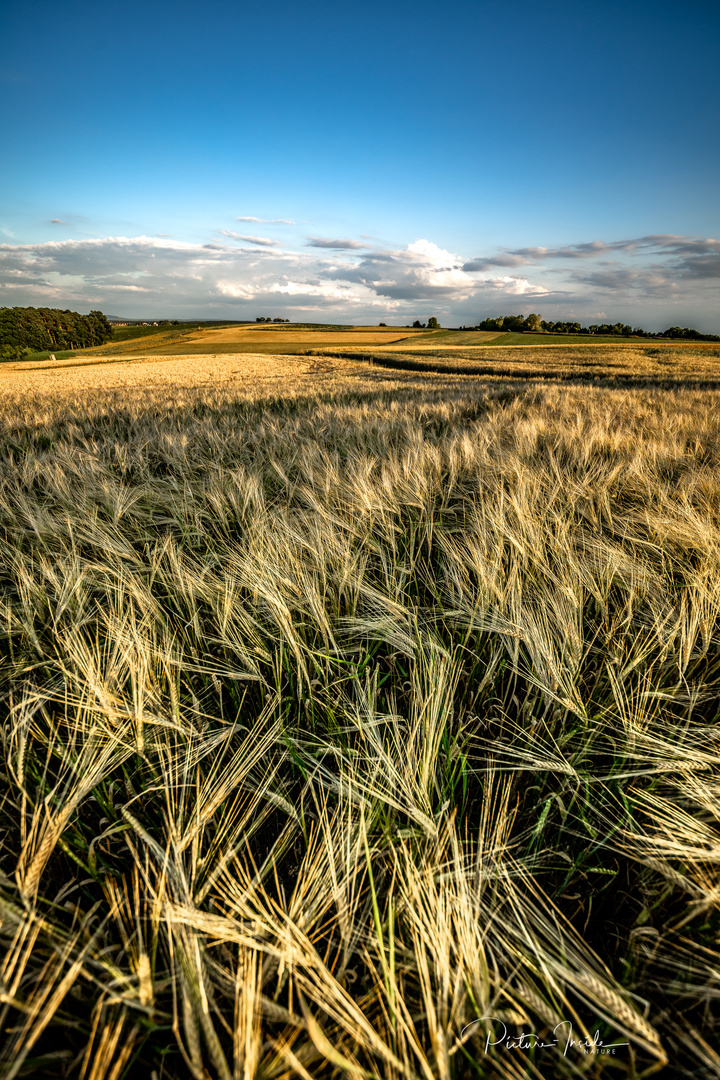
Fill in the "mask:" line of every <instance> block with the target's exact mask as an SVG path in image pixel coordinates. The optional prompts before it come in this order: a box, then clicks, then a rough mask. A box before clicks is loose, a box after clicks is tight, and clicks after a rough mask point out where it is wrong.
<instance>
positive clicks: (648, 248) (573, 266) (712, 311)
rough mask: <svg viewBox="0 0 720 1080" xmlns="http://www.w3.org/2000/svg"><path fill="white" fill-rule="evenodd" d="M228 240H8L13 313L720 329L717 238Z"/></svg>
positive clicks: (3, 296) (1, 274)
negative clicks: (483, 244) (541, 319)
mask: <svg viewBox="0 0 720 1080" xmlns="http://www.w3.org/2000/svg"><path fill="white" fill-rule="evenodd" d="M245 220H250V219H245ZM253 220H256V221H257V220H258V219H253ZM277 220H279V219H277ZM220 235H221V236H224V237H226V238H227V239H226V240H225V241H223V242H210V243H207V244H193V243H188V242H184V241H179V240H172V239H170V238H166V237H158V236H155V237H150V236H136V237H123V236H120V237H104V238H97V239H83V240H55V241H47V242H43V243H36V244H0V303H2V304H3V305H6V306H9V307H12V306H16V305H23V306H24V305H33V306H47V307H56V306H60V307H75V308H78V309H81V308H88V309H89V308H93V307H101V308H103V310H105V311H106V312H108V313H109V314H120V315H127V316H128V317H133V316H135V315H138V316H140V315H144V314H146V313H148V314H149V313H156V314H159V315H167V316H168V317H182V316H183V315H187V316H193V317H194V316H202V315H203V314H204V313H205V314H206V315H207V317H208V318H210V317H217V316H220V317H228V318H240V319H242V318H253V317H255V316H256V315H257V314H262V313H264V314H271V315H272V316H284V317H296V318H302V319H306V320H309V321H323V320H325V319H329V318H332V320H333V321H348V322H358V321H361V320H368V321H373V322H374V321H378V319H379V318H381V317H382V315H387V316H388V317H389V318H391V319H393V320H396V321H399V322H407V321H412V320H413V319H415V318H418V317H420V318H423V320H424V319H425V318H427V316H428V315H429V314H435V315H437V316H438V317H439V318H440V319H441V322H445V323H446V324H450V325H458V324H462V323H468V324H472V323H474V322H476V321H477V320H478V319H479V318H482V317H485V316H486V315H488V314H501V313H506V312H507V311H515V310H520V309H523V310H525V309H527V310H528V311H529V310H534V311H538V310H541V309H542V311H543V312H545V313H547V317H553V315H554V316H555V317H556V318H557V317H560V314H561V313H562V315H564V316H565V317H568V318H570V317H573V318H578V319H580V320H581V321H585V320H589V321H593V313H594V312H595V310H596V309H597V308H600V307H601V308H603V309H607V310H608V311H609V312H610V317H611V318H612V317H613V316H615V315H616V317H617V318H618V319H623V321H632V322H634V324H637V323H639V322H641V323H643V324H645V325H648V328H650V329H653V328H656V329H657V328H662V327H661V326H660V324H663V326H664V325H670V324H671V323H672V322H674V321H681V322H682V321H683V318H684V321H685V323H687V322H688V321H689V320H690V317H691V316H692V317H693V318H694V324H695V325H697V326H698V328H699V329H709V330H716V327H717V324H718V323H720V302H719V301H718V290H717V283H718V279H719V278H720V241H718V240H714V239H712V238H702V237H687V236H676V235H671V234H658V235H654V236H645V237H640V238H636V239H628V240H618V241H614V242H611V243H606V242H603V241H592V242H582V243H577V244H573V245H569V246H566V247H559V248H552V247H547V248H545V247H526V248H515V249H512V250H505V251H500V252H496V253H494V254H488V255H482V256H478V257H476V258H472V259H468V258H467V257H462V256H460V255H458V254H455V253H453V252H450V251H448V250H445V249H443V248H441V247H439V246H438V245H436V244H435V243H433V242H432V241H430V240H427V239H418V240H414V241H412V242H411V243H409V244H407V246H406V247H405V248H402V249H393V248H389V247H388V248H383V247H376V248H373V249H371V248H369V247H368V246H367V245H365V244H360V243H359V242H357V241H350V240H341V239H337V240H336V239H325V238H321V237H311V238H309V240H308V241H307V244H306V247H305V248H304V250H300V251H294V250H288V249H287V248H285V247H281V246H280V243H279V241H276V240H273V239H271V238H269V237H263V236H254V235H246V234H239V233H235V232H231V231H229V230H221V231H220ZM227 240H231V241H241V242H244V243H246V244H249V245H251V246H250V247H243V248H238V247H237V246H236V244H234V243H233V244H231V243H228V242H227ZM308 247H309V248H311V249H312V250H308ZM256 309H257V310H256ZM265 309H268V310H265ZM270 309H272V310H270ZM668 319H670V321H669V322H668ZM701 322H702V323H703V325H700V323H701Z"/></svg>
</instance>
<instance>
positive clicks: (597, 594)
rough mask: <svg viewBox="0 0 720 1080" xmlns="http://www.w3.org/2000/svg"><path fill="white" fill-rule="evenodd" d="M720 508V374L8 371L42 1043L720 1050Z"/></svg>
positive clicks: (7, 759) (425, 1072)
mask: <svg viewBox="0 0 720 1080" xmlns="http://www.w3.org/2000/svg"><path fill="white" fill-rule="evenodd" d="M719 521H720V395H719V394H717V393H712V392H710V393H708V392H705V393H697V392H691V391H682V390H679V391H676V392H674V393H673V394H664V393H662V392H657V391H652V390H650V391H642V392H637V391H636V392H629V391H608V390H598V389H594V388H593V387H592V386H584V387H582V388H580V389H573V388H570V389H559V388H556V387H549V388H547V387H546V388H542V389H533V388H529V389H523V388H522V386H519V385H518V384H516V385H515V386H514V387H510V386H508V385H502V384H501V385H498V386H497V387H493V385H492V384H487V383H485V384H483V385H480V384H475V383H473V382H472V381H468V382H466V383H464V384H462V385H461V384H459V383H458V381H457V380H456V381H455V382H454V383H453V382H448V383H447V385H444V384H443V382H442V380H438V379H437V378H435V379H431V380H429V381H428V382H427V384H423V382H422V380H421V379H420V378H414V377H413V379H412V380H411V379H410V378H408V379H407V380H406V382H405V383H402V382H400V383H398V384H397V385H393V384H392V383H387V384H386V387H385V388H384V389H383V388H382V387H381V388H380V389H379V390H368V389H367V388H364V389H362V388H361V385H360V384H357V386H355V384H353V383H352V382H348V384H347V386H346V387H345V389H344V390H338V391H336V392H333V393H332V394H330V395H328V396H327V397H326V398H323V397H314V396H313V395H312V394H310V395H309V396H308V395H305V396H302V397H292V396H290V397H282V396H278V397H277V398H276V399H274V400H262V399H258V400H255V401H253V400H252V399H247V398H246V399H245V400H243V401H240V400H237V399H235V398H233V396H232V395H231V394H229V393H228V392H227V391H225V392H223V391H217V390H202V389H201V390H199V391H197V392H193V393H191V392H189V391H188V392H184V393H183V394H174V395H172V404H170V403H169V397H168V394H167V392H165V391H163V390H162V389H161V388H160V389H157V390H155V391H150V392H148V393H147V394H142V395H138V394H132V393H127V394H126V395H125V396H124V397H118V396H117V395H113V394H110V393H109V394H106V395H104V394H102V393H98V394H97V396H96V397H95V398H93V399H90V400H86V401H80V400H78V401H76V402H75V404H74V405H71V406H68V404H67V402H59V401H58V402H57V403H53V402H52V401H51V400H50V399H48V398H44V399H43V400H42V401H40V400H38V402H37V404H36V405H35V406H34V408H33V403H32V401H31V400H30V399H27V398H26V399H24V400H23V401H22V402H19V403H18V405H17V407H15V408H14V407H13V406H11V405H6V407H5V409H4V412H3V413H2V414H1V415H0V526H1V531H0V536H2V540H1V541H0V543H1V545H2V549H3V557H4V565H5V566H6V567H7V569H6V571H5V574H4V577H3V582H2V585H3V624H2V625H3V646H2V649H3V659H4V664H3V667H2V672H3V681H2V693H3V700H4V702H5V705H6V723H5V725H4V727H3V729H2V738H3V759H2V760H3V772H4V775H3V781H4V783H3V790H4V796H3V801H2V803H1V804H0V813H1V814H2V829H3V836H4V839H3V847H2V870H3V874H4V876H2V877H0V902H1V903H2V905H3V929H2V933H3V935H4V938H3V941H4V946H5V949H6V955H5V958H4V970H5V972H7V973H9V975H8V976H7V989H6V991H5V1007H6V1009H7V1010H8V1012H7V1015H6V1019H5V1025H4V1032H3V1035H4V1040H5V1042H4V1047H3V1050H2V1053H3V1055H4V1061H5V1062H6V1064H7V1067H8V1069H9V1068H10V1067H11V1066H12V1068H14V1069H20V1068H21V1067H23V1068H24V1069H25V1075H31V1076H33V1077H57V1076H60V1075H62V1070H63V1069H70V1070H71V1073H72V1075H75V1072H77V1071H78V1069H80V1064H81V1063H82V1061H83V1059H84V1060H85V1061H86V1062H88V1067H87V1068H86V1069H85V1071H84V1073H83V1080H86V1078H87V1076H88V1075H89V1068H90V1063H92V1068H93V1070H94V1071H93V1073H92V1075H93V1080H103V1078H105V1077H107V1078H108V1080H110V1075H111V1070H113V1069H114V1070H115V1071H114V1072H113V1073H112V1076H113V1077H115V1078H118V1077H120V1076H121V1075H127V1076H143V1077H144V1076H150V1075H151V1073H152V1070H153V1069H155V1070H156V1071H157V1072H158V1074H159V1072H160V1070H161V1069H162V1075H163V1077H164V1078H165V1080H181V1078H182V1080H185V1078H186V1077H190V1076H196V1077H200V1076H202V1075H204V1073H203V1070H204V1069H207V1070H208V1071H209V1074H210V1075H211V1076H212V1077H216V1076H218V1077H226V1078H229V1077H231V1076H233V1075H237V1076H242V1075H249V1076H252V1075H255V1073H256V1070H257V1069H259V1071H260V1072H259V1074H260V1075H266V1076H280V1075H287V1076H293V1077H294V1076H297V1075H306V1074H307V1073H309V1075H311V1076H313V1077H317V1078H320V1080H324V1078H325V1077H328V1078H329V1077H331V1076H337V1075H361V1074H360V1072H359V1070H360V1069H364V1070H366V1072H367V1073H369V1074H371V1075H374V1076H383V1077H399V1076H400V1075H404V1076H407V1077H426V1078H429V1077H432V1076H437V1077H452V1078H454V1080H464V1078H465V1077H466V1076H469V1075H475V1072H474V1069H475V1068H476V1066H477V1063H478V1062H480V1063H481V1066H482V1070H483V1071H482V1072H481V1073H479V1074H478V1075H482V1076H486V1077H497V1078H498V1080H500V1078H501V1077H502V1078H503V1080H504V1078H507V1077H508V1075H509V1073H508V1071H507V1070H508V1067H509V1065H508V1062H509V1061H510V1062H511V1063H512V1061H515V1062H518V1061H523V1060H525V1059H524V1058H520V1057H519V1056H518V1055H517V1054H514V1055H512V1057H511V1055H510V1053H509V1052H508V1051H505V1050H503V1049H502V1048H498V1049H495V1050H491V1052H490V1053H488V1054H487V1055H485V1054H484V1052H483V1048H484V1047H485V1036H484V1033H483V1030H482V1025H481V1024H480V1025H476V1026H475V1027H473V1028H471V1029H469V1030H468V1031H467V1032H466V1034H465V1036H461V1032H462V1031H463V1029H464V1028H465V1025H467V1024H471V1023H473V1022H474V1021H475V1020H476V1019H477V1018H479V1017H482V1016H487V1015H493V1016H495V1017H498V1018H499V1020H502V1021H503V1022H504V1023H506V1024H507V1025H508V1027H509V1029H510V1030H512V1031H515V1030H517V1029H518V1028H524V1029H525V1030H533V1031H537V1032H545V1033H546V1037H547V1038H551V1037H552V1036H551V1035H550V1034H548V1033H549V1032H551V1031H552V1028H553V1027H554V1025H555V1024H556V1023H558V1022H560V1021H561V1020H568V1019H572V1021H573V1023H574V1031H575V1035H576V1037H581V1036H584V1035H585V1034H586V1033H587V1034H588V1035H592V1033H594V1032H595V1031H596V1030H599V1031H600V1032H601V1036H602V1037H603V1038H604V1039H605V1041H606V1042H613V1043H616V1042H620V1043H625V1042H630V1043H631V1044H632V1055H633V1060H634V1061H635V1063H636V1064H635V1066H634V1068H635V1069H636V1073H635V1074H634V1075H637V1074H639V1073H640V1072H641V1071H642V1070H643V1069H644V1068H646V1067H650V1066H653V1065H654V1066H660V1067H661V1066H662V1065H663V1063H664V1062H665V1063H666V1062H668V1061H669V1062H670V1064H669V1065H668V1070H669V1072H668V1075H671V1076H673V1077H676V1076H681V1075H688V1076H700V1075H707V1076H710V1075H713V1073H712V1069H713V1068H714V1062H715V1058H714V1056H713V1055H714V1051H713V1050H712V1047H711V1045H710V1044H711V1042H712V1040H713V1038H714V1034H713V1033H714V1030H715V1029H716V1025H717V1022H718V1019H719V1018H718V1016H717V1003H718V1000H720V976H718V970H720V968H719V962H720V956H719V955H718V935H719V934H720V922H719V920H718V905H717V874H716V869H717V850H718V843H720V834H719V832H718V822H719V821H720V804H719V803H718V790H719V788H720V744H718V736H717V732H718V726H717V725H718V705H717V702H718V677H719V675H720V665H719V663H718V646H719V645H720V588H719V587H718V581H719V580H720V531H719V525H718V522H719ZM93 1010H94V1011H93ZM496 1030H497V1029H496ZM63 1055H64V1056H63ZM539 1055H540V1052H538V1057H537V1058H536V1063H537V1071H536V1072H533V1071H532V1067H531V1065H530V1064H528V1065H527V1066H526V1068H527V1070H529V1071H523V1072H522V1073H520V1072H517V1073H516V1072H513V1073H512V1075H513V1076H517V1077H518V1078H519V1077H520V1075H522V1076H537V1077H553V1076H566V1075H567V1076H570V1075H578V1070H579V1069H580V1067H581V1066H582V1067H583V1068H586V1067H587V1065H588V1059H587V1058H586V1057H585V1055H584V1054H583V1053H582V1052H581V1051H578V1050H577V1049H576V1048H573V1049H572V1051H571V1052H569V1053H568V1055H567V1056H562V1054H559V1053H556V1052H555V1051H554V1050H552V1049H550V1050H546V1051H543V1052H542V1056H539ZM83 1056H84V1057H83ZM73 1060H74V1061H76V1062H79V1063H80V1064H78V1065H76V1066H75V1067H74V1070H75V1071H74V1072H73V1070H72V1069H71V1062H72V1061H73ZM630 1060H631V1059H630V1051H629V1050H628V1049H627V1048H626V1047H623V1048H622V1049H620V1050H618V1051H617V1052H616V1056H615V1058H614V1059H611V1058H609V1057H608V1058H605V1057H603V1056H594V1057H592V1058H591V1059H590V1062H589V1063H590V1064H591V1066H592V1071H591V1073H590V1075H592V1076H594V1077H599V1076H601V1075H605V1074H606V1073H608V1074H609V1073H610V1072H611V1071H612V1074H613V1075H617V1073H616V1072H615V1071H614V1069H613V1067H614V1066H617V1065H619V1066H620V1067H621V1068H623V1067H626V1066H629V1064H630ZM518 1067H520V1066H518ZM303 1070H305V1072H303ZM703 1070H705V1071H704V1072H703ZM13 1075H15V1074H13Z"/></svg>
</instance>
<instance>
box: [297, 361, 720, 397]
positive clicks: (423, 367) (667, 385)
mask: <svg viewBox="0 0 720 1080" xmlns="http://www.w3.org/2000/svg"><path fill="white" fill-rule="evenodd" d="M309 355H311V356H315V355H318V356H320V355H322V356H327V357H328V358H330V357H332V358H333V359H338V360H355V361H363V362H365V363H367V364H370V365H371V366H372V367H380V368H385V369H387V370H390V371H416V372H418V373H422V374H425V375H456V376H457V375H460V376H485V377H490V378H501V379H512V380H517V381H518V382H522V383H524V384H526V385H527V384H528V383H530V384H531V385H532V384H537V383H547V382H562V383H565V384H569V385H575V386H593V387H599V388H604V389H611V390H681V389H682V390H720V378H695V379H693V378H688V377H687V375H686V374H684V373H682V374H678V375H677V376H676V377H674V378H663V377H661V376H660V377H659V376H658V375H656V374H653V375H632V374H624V373H623V374H613V375H610V374H607V375H598V374H592V375H591V374H589V373H583V372H580V371H567V370H562V369H559V368H543V369H538V368H535V367H527V368H517V367H512V368H510V367H509V366H508V364H507V363H506V364H490V363H488V364H472V363H469V364H448V363H438V362H436V361H435V360H434V359H433V360H427V361H424V360H416V359H413V358H411V357H405V356H394V355H390V354H385V355H380V354H373V355H368V354H366V353H356V352H333V353H314V352H312V353H310V354H309Z"/></svg>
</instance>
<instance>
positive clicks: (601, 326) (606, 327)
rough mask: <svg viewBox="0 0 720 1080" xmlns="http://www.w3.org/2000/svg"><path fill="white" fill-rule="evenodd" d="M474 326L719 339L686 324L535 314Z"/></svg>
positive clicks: (516, 330) (518, 330)
mask: <svg viewBox="0 0 720 1080" xmlns="http://www.w3.org/2000/svg"><path fill="white" fill-rule="evenodd" d="M475 329H476V330H502V331H504V332H505V333H515V334H522V333H525V332H528V331H529V332H530V333H536V334H537V333H542V332H544V333H547V334H593V335H594V334H602V335H603V336H608V337H645V338H677V339H684V340H686V341H720V336H718V335H717V334H701V333H700V331H699V330H690V329H688V327H684V328H681V327H679V326H671V327H670V329H669V330H663V331H662V333H659V334H653V333H652V331H650V330H643V329H642V327H640V326H635V327H633V326H629V325H628V324H627V323H619V322H618V323H593V324H592V325H591V326H581V325H580V323H579V322H547V321H546V320H545V319H541V318H540V316H539V315H535V314H532V315H528V316H527V317H526V316H525V315H501V316H500V317H499V318H496V319H483V321H482V322H481V323H478V325H477V326H476V327H475Z"/></svg>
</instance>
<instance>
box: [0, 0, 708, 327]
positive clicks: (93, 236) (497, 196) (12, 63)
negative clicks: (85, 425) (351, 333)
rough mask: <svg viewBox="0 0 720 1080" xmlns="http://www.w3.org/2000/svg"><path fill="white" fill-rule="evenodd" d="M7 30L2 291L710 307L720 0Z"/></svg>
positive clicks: (562, 310)
mask: <svg viewBox="0 0 720 1080" xmlns="http://www.w3.org/2000/svg"><path fill="white" fill-rule="evenodd" d="M0 34H1V35H2V39H3V42H4V45H3V49H2V59H1V60H0V80H1V82H0V86H1V93H0V101H1V104H0V109H1V111H2V118H1V123H2V131H3V139H2V156H3V159H4V160H3V169H2V179H1V180H0V230H1V232H0V304H6V305H14V304H34V305H37V306H40V305H48V306H59V307H73V308H78V309H79V310H88V309H89V308H90V307H97V306H100V307H102V308H103V310H105V311H106V312H107V313H109V314H114V315H118V314H119V315H128V316H135V315H138V316H140V315H146V314H155V315H167V316H172V317H188V318H190V317H194V316H200V317H206V318H223V317H234V318H248V317H249V318H254V317H255V316H256V315H260V314H265V315H271V316H286V317H291V318H302V319H307V320H311V321H324V320H326V319H331V320H333V321H335V320H337V321H350V322H363V321H366V320H368V321H371V322H378V321H387V322H403V323H404V322H406V321H407V320H408V319H409V318H410V317H412V318H422V319H423V321H424V320H425V318H427V317H428V315H430V314H436V315H438V316H439V317H440V319H441V321H443V322H445V323H446V324H459V323H471V322H474V321H476V320H477V319H478V318H481V317H484V316H485V315H488V314H494V313H505V312H512V311H526V312H527V311H531V310H534V311H540V312H541V313H542V314H543V316H544V317H546V318H559V317H567V318H578V319H580V320H581V321H583V322H585V321H591V322H592V321H598V320H599V319H603V318H610V319H612V321H617V320H618V319H620V320H622V321H624V322H631V323H633V324H638V323H639V324H642V325H645V326H647V327H648V328H653V329H662V328H664V327H665V326H667V325H670V324H673V323H680V324H681V325H687V324H689V325H695V326H697V327H698V328H701V329H706V330H713V331H716V332H717V331H720V299H719V290H718V285H719V284H720V243H719V242H718V241H717V240H716V239H714V238H715V237H717V236H720V222H719V220H718V219H719V218H720V197H719V196H720V181H719V177H720V139H718V135H719V134H720V131H719V128H720V124H719V122H718V121H719V116H720V109H719V105H720V79H718V64H717V55H718V45H719V44H720V6H719V5H718V4H717V3H716V2H706V0H703V2H693V0H691V2H689V3H686V4H684V5H682V6H679V5H677V4H670V3H666V2H664V0H653V2H650V0H626V2H624V3H621V2H618V0H593V2H592V3H585V2H578V0H575V2H573V3H571V2H568V0H556V2H553V0H549V2H542V0H540V2H534V3H532V2H529V0H509V2H507V3H502V4H501V3H497V2H483V0H476V2H473V3H470V2H465V0H448V2H444V3H441V2H439V0H413V2H412V3H411V2H410V0H392V2H391V3H390V4H389V6H388V5H387V4H386V3H380V2H376V0H360V2H356V3H354V4H353V5H348V6H343V5H340V4H338V3H329V2H327V0H309V2H305V3H303V4H298V3H297V2H296V0H295V2H293V3H290V2H289V0H266V2H265V3H263V5H262V6H261V5H260V4H252V5H251V4H247V3H242V2H240V3H238V2H232V3H231V2H225V0H221V2H217V0H210V2H207V3H204V4H200V3H194V2H186V0H185V2H184V0H180V2H174V3H172V4H171V3H169V2H152V0H151V2H150V3H142V4H141V3H136V2H134V0H131V2H129V3H123V4H122V5H121V4H119V3H114V2H108V3H104V4H102V5H98V4H96V3H89V2H77V0H70V2H69V3H68V4H66V5H65V6H61V5H57V4H55V3H52V4H51V3H48V2H45V0H41V2H37V0H28V2H24V3H18V2H16V3H15V4H13V5H12V6H11V7H9V6H8V5H6V9H5V13H4V17H3V25H2V27H1V28H0ZM243 218H245V219H259V220H241V219H243ZM343 243H344V244H345V246H340V245H341V244H343Z"/></svg>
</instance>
